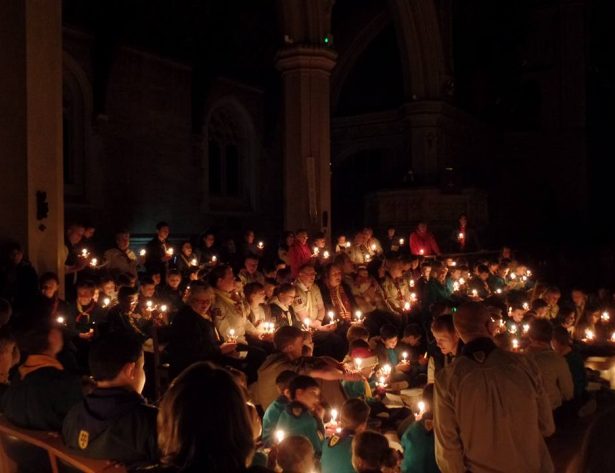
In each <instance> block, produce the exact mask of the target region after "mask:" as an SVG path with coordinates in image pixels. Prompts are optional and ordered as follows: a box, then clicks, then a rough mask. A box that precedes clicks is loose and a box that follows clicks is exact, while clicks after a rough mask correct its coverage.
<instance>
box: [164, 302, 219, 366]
mask: <svg viewBox="0 0 615 473" xmlns="http://www.w3.org/2000/svg"><path fill="white" fill-rule="evenodd" d="M166 351H167V354H168V356H169V363H170V365H171V374H179V373H181V371H182V370H183V369H184V368H186V367H188V366H189V365H191V364H192V363H195V362H197V361H213V362H219V361H220V360H221V359H222V352H221V351H220V342H219V341H218V337H217V336H216V329H215V327H214V324H213V323H212V322H211V321H210V320H207V319H205V318H203V317H201V316H200V315H199V314H197V313H196V312H195V311H194V310H192V308H191V307H190V306H184V307H183V308H182V309H181V310H180V311H179V312H178V313H177V314H176V315H175V318H174V319H173V323H172V324H171V333H170V340H169V343H168V345H167V347H166Z"/></svg>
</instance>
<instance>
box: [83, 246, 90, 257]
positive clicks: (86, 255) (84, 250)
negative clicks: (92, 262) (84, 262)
mask: <svg viewBox="0 0 615 473" xmlns="http://www.w3.org/2000/svg"><path fill="white" fill-rule="evenodd" d="M89 255H90V252H89V251H88V250H87V249H86V248H84V249H83V250H81V256H82V257H83V258H87V257H88V256H89Z"/></svg>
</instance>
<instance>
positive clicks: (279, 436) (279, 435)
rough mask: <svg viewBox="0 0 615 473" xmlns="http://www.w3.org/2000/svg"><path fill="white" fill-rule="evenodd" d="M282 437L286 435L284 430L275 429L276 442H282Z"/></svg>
mask: <svg viewBox="0 0 615 473" xmlns="http://www.w3.org/2000/svg"><path fill="white" fill-rule="evenodd" d="M284 437H286V432H284V431H283V430H276V431H275V439H276V441H277V442H278V443H282V440H284Z"/></svg>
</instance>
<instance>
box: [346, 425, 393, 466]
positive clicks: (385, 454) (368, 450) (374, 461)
mask: <svg viewBox="0 0 615 473" xmlns="http://www.w3.org/2000/svg"><path fill="white" fill-rule="evenodd" d="M395 462H396V458H395V453H394V452H393V450H392V449H391V448H390V447H389V442H388V440H387V439H386V437H385V436H384V435H381V434H379V433H377V432H372V431H369V430H366V431H365V432H361V433H360V434H357V436H356V437H355V438H354V439H353V440H352V466H353V467H354V469H355V471H356V472H357V473H376V472H382V471H385V470H386V469H387V468H388V467H390V465H391V464H394V463H395Z"/></svg>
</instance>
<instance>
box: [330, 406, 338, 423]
mask: <svg viewBox="0 0 615 473" xmlns="http://www.w3.org/2000/svg"><path fill="white" fill-rule="evenodd" d="M336 421H337V409H331V423H332V424H336V423H337V422H336Z"/></svg>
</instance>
